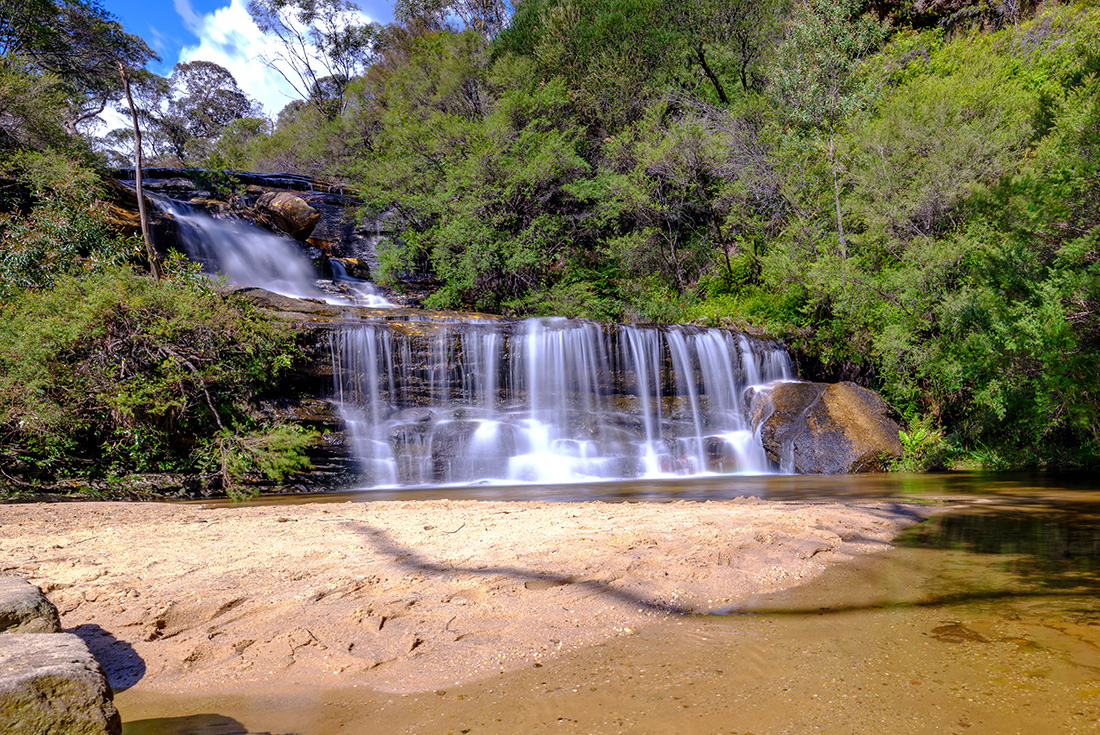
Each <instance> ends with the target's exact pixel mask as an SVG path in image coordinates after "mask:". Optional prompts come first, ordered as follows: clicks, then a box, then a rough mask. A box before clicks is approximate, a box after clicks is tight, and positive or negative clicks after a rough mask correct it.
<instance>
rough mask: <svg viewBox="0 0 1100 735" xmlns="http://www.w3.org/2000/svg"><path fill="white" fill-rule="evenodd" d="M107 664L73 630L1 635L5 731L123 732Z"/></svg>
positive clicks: (41, 734)
mask: <svg viewBox="0 0 1100 735" xmlns="http://www.w3.org/2000/svg"><path fill="white" fill-rule="evenodd" d="M121 732H122V720H121V719H120V718H119V715H118V710H117V709H115V705H114V702H113V695H112V693H111V688H110V686H108V685H107V677H106V676H104V674H103V669H102V668H100V666H99V664H98V663H96V660H95V658H93V657H92V653H91V651H89V650H88V646H87V645H86V644H85V643H84V641H82V640H81V639H80V638H78V637H77V636H75V635H72V634H71V633H53V634H48V635H41V634H37V633H5V634H3V635H0V733H2V734H3V735H17V734H18V735H30V734H31V733H34V734H35V735H120V733H121Z"/></svg>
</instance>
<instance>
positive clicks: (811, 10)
mask: <svg viewBox="0 0 1100 735" xmlns="http://www.w3.org/2000/svg"><path fill="white" fill-rule="evenodd" d="M860 8H861V5H860V2H859V0H806V2H804V3H802V4H800V5H798V6H797V7H796V8H795V11H794V14H793V15H792V17H791V19H790V21H789V22H788V24H787V32H786V36H785V38H784V40H783V43H782V44H780V46H779V48H778V50H777V53H776V56H775V59H774V62H773V64H772V67H771V69H770V73H769V77H770V79H771V84H772V92H773V95H774V97H775V98H776V101H777V102H778V103H779V104H780V105H781V106H782V107H783V110H784V112H785V114H786V115H787V117H788V118H789V120H790V121H791V122H792V123H793V124H794V125H796V126H797V127H799V128H801V129H802V130H803V131H805V132H807V133H809V134H812V135H819V136H822V137H823V138H824V142H825V148H826V155H827V156H828V158H829V167H830V170H831V173H832V179H833V199H834V204H835V207H836V231H837V241H838V245H839V248H840V253H841V255H846V254H847V245H846V243H845V238H844V218H843V215H842V213H841V208H840V190H841V185H840V176H839V168H838V164H837V158H836V138H837V133H838V128H839V126H840V124H841V121H842V120H844V118H846V117H848V116H849V115H851V114H853V113H855V112H857V111H858V110H860V109H862V108H863V107H864V106H865V105H866V103H867V101H868V99H869V97H870V90H869V87H868V83H867V81H866V80H865V79H864V78H863V77H861V76H859V75H858V74H857V67H858V66H859V64H860V63H861V62H862V61H863V60H864V59H865V58H866V57H867V56H868V55H870V54H871V53H873V52H874V51H875V50H877V49H878V48H879V46H881V45H882V42H883V40H884V39H885V38H886V33H887V30H888V26H887V25H886V24H885V23H882V22H881V21H879V20H878V19H876V18H874V17H872V16H870V15H862V16H861V15H860Z"/></svg>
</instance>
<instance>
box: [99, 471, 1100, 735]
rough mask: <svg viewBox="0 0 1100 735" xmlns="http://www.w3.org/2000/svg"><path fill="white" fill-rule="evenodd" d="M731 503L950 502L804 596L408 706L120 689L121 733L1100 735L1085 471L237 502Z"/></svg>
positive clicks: (1098, 494) (789, 595) (408, 700)
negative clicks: (742, 499)
mask: <svg viewBox="0 0 1100 735" xmlns="http://www.w3.org/2000/svg"><path fill="white" fill-rule="evenodd" d="M737 495H755V496H758V497H762V498H766V499H769V500H799V501H807V500H810V501H812V500H822V501H835V500H867V499H872V498H878V499H903V500H906V501H910V502H926V503H947V504H949V505H950V508H951V510H950V511H949V512H947V513H944V514H941V515H937V516H934V517H933V518H932V519H930V520H928V521H926V522H924V523H922V524H920V525H918V526H915V527H913V528H911V529H909V530H908V531H906V532H905V533H904V534H903V535H902V536H901V537H899V538H898V539H897V541H896V544H895V548H893V549H891V550H889V551H887V552H884V553H881V554H877V555H873V556H870V557H866V558H861V559H858V560H856V561H854V562H852V563H850V564H847V565H844V566H842V567H835V568H833V569H831V570H829V571H828V572H826V573H825V574H824V575H822V576H821V577H819V578H817V579H816V580H814V581H813V582H811V583H810V584H808V585H804V586H802V587H798V588H794V589H792V590H787V591H785V592H782V593H776V594H772V595H768V596H762V597H758V598H755V599H751V600H748V601H746V602H745V603H744V604H742V605H741V606H739V607H738V608H737V609H735V610H730V611H727V614H724V615H705V616H692V617H681V618H673V619H670V620H667V621H664V622H661V623H658V624H655V625H653V626H651V627H649V628H645V629H641V630H639V631H638V632H637V633H636V634H635V635H633V636H629V637H625V638H620V639H616V640H613V641H610V642H608V643H606V644H603V645H600V646H594V647H592V648H588V649H583V650H580V651H576V652H573V653H568V654H563V655H562V656H560V657H559V658H557V659H552V660H548V661H546V662H545V663H544V664H543V665H541V666H539V667H537V668H530V669H524V670H519V671H511V672H506V673H504V674H501V675H499V676H496V677H493V678H490V679H487V680H484V681H481V682H477V683H474V684H469V685H465V686H462V687H454V688H453V689H448V690H439V691H436V692H428V693H424V694H419V695H408V696H397V695H387V694H380V693H374V692H364V691H361V690H359V689H350V688H349V689H344V690H308V691H307V690H301V689H295V690H279V689H277V688H272V689H268V690H262V691H249V692H230V693H222V694H217V695H210V696H203V697H186V698H179V699H174V698H171V697H164V696H157V697H151V696H150V695H142V694H141V693H140V692H135V691H134V690H130V691H128V692H124V693H123V694H121V695H120V696H119V697H118V704H119V708H120V710H121V712H122V715H123V719H124V722H125V725H124V733H126V735H154V734H155V735H169V734H170V735H183V734H185V733H186V734H189V735H192V734H193V735H240V734H242V733H270V734H271V735H290V734H291V733H294V734H296V735H327V734H328V733H389V732H395V733H498V734H504V733H708V734H714V733H725V734H732V733H737V734H738V735H745V734H746V733H755V735H763V734H765V733H777V734H778V733H872V732H873V733H879V732H891V733H1092V734H1095V733H1100V485H1098V483H1097V482H1096V481H1095V480H1094V479H1093V478H1091V477H1070V478H1067V477H1052V476H1042V475H1039V476H984V475H950V476H929V475H922V476H908V477H907V476H897V475H882V476H869V477H824V478H823V477H776V476H772V477H744V478H733V479H729V478H725V479H713V480H711V479H706V480H697V481H692V482H686V483H645V482H633V483H598V484H594V485H592V486H590V487H587V486H586V487H579V486H577V485H569V486H558V487H541V488H532V487H530V486H521V487H518V488H503V487H474V488H446V489H434V490H417V491H406V492H401V493H397V494H395V493H381V492H374V493H371V494H358V495H355V496H349V495H347V494H345V495H338V496H325V497H323V498H312V499H309V498H301V497H298V498H288V497H282V498H275V499H272V498H265V499H260V500H258V501H256V502H258V503H270V502H310V501H314V502H315V501H317V500H321V501H324V500H336V499H338V500H341V501H346V500H349V499H357V500H364V501H365V500H369V499H383V498H385V499H395V498H401V499H419V498H429V497H451V498H466V499H474V498H484V499H493V500H501V499H508V498H510V499H517V500H519V499H523V500H526V499H542V500H547V499H553V500H563V501H565V500H604V501H614V500H626V501H650V502H652V501H664V500H695V501H700V500H713V499H722V498H727V497H736V496H737Z"/></svg>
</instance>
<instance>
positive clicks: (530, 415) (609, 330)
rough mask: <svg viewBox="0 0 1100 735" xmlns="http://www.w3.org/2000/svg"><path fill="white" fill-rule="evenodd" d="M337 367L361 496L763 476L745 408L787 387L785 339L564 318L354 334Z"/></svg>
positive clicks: (356, 328)
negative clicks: (769, 386)
mask: <svg viewBox="0 0 1100 735" xmlns="http://www.w3.org/2000/svg"><path fill="white" fill-rule="evenodd" d="M332 357H333V372H334V376H335V399H336V401H337V402H338V403H339V405H340V408H341V411H342V413H343V416H344V420H345V421H346V424H347V429H348V435H349V441H350V442H351V444H352V450H353V452H354V453H355V455H356V457H357V459H358V460H359V463H360V467H361V471H362V473H363V484H364V485H366V486H403V485H428V484H449V483H450V484H453V483H474V482H479V481H490V482H491V481H496V482H540V483H557V482H573V481H581V480H592V479H608V480H610V479H625V478H634V477H662V476H679V475H692V474H701V473H732V472H744V473H764V472H769V471H771V470H772V469H773V468H772V467H770V466H769V463H768V460H767V459H766V458H765V456H764V452H763V449H762V448H761V446H760V443H759V441H758V440H757V439H756V438H755V437H754V436H753V434H752V431H751V430H750V428H749V426H748V423H747V420H746V417H745V414H744V410H743V407H742V403H741V396H742V394H743V393H744V391H745V389H746V388H747V387H748V386H750V385H758V384H762V383H767V382H771V381H773V380H778V379H784V378H791V377H792V368H791V362H790V359H789V357H788V356H787V353H786V351H785V350H784V349H783V348H782V346H781V345H779V344H778V343H775V342H766V341H762V340H758V339H754V338H751V337H748V336H746V335H742V334H737V333H733V332H728V331H725V330H719V329H703V328H699V327H691V326H668V327H666V326H660V327H658V326H634V325H619V326H616V325H605V324H597V323H595V322H589V321H582V320H573V319H564V318H548V319H529V320H526V321H520V322H507V321H489V320H483V321H465V322H452V323H437V322H427V321H425V322H395V321H390V322H387V321H377V322H367V323H363V324H357V325H349V326H347V327H345V328H344V329H342V330H341V331H339V332H337V333H336V334H335V335H334V338H333V349H332Z"/></svg>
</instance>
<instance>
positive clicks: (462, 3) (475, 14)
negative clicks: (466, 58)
mask: <svg viewBox="0 0 1100 735" xmlns="http://www.w3.org/2000/svg"><path fill="white" fill-rule="evenodd" d="M512 10H513V7H512V3H510V2H507V0H396V2H394V6H393V17H394V18H395V19H397V20H398V21H399V22H401V23H405V24H407V25H416V26H420V27H421V28H423V29H424V30H471V31H476V32H477V33H480V34H481V35H482V36H484V37H485V38H492V37H493V36H495V35H496V34H497V33H499V32H500V31H501V29H503V28H504V26H505V25H506V24H507V23H508V19H509V18H510V17H511V14H512ZM456 26H461V27H456Z"/></svg>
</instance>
